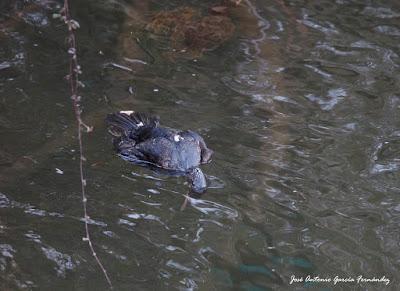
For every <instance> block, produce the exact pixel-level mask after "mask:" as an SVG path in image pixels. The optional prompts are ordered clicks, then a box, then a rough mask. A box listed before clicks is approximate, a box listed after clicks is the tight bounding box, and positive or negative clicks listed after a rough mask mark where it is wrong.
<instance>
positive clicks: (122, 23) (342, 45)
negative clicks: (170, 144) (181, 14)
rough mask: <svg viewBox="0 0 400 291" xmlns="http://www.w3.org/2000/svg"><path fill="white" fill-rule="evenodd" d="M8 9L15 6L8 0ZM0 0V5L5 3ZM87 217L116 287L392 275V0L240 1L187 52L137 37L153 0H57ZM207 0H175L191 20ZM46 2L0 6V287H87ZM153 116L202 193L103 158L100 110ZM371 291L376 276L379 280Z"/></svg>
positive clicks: (397, 204)
mask: <svg viewBox="0 0 400 291" xmlns="http://www.w3.org/2000/svg"><path fill="white" fill-rule="evenodd" d="M15 3H16V4H15ZM14 4H15V5H14ZM72 4H73V7H74V9H73V10H74V11H73V13H74V15H76V17H77V19H78V20H79V22H80V24H81V29H80V31H79V35H78V37H79V48H80V59H81V60H82V67H83V71H84V74H83V81H84V83H85V85H86V87H85V89H84V92H83V95H84V114H85V119H86V120H87V122H88V123H90V124H92V125H94V127H95V131H94V132H93V133H92V134H90V135H87V136H86V137H85V146H86V152H87V154H88V157H87V158H88V162H87V164H86V168H87V170H88V176H89V177H88V192H89V195H90V196H89V212H90V216H91V219H90V226H91V233H92V236H93V240H94V242H95V247H96V249H97V253H98V254H99V256H101V258H102V260H103V262H104V264H105V265H106V267H107V269H108V271H109V273H110V276H111V278H112V281H113V283H114V285H115V287H116V289H118V290H120V289H122V290H125V289H126V290H131V289H132V288H133V287H132V286H135V287H136V288H135V289H145V290H148V289H155V288H159V289H162V290H164V289H165V290H166V289H183V290H194V289H199V290H224V289H237V290H276V289H278V290H281V289H282V290H286V289H290V288H297V289H299V290H303V289H306V288H323V287H328V288H332V285H329V284H322V283H318V284H316V283H314V284H312V283H308V284H306V285H304V284H300V283H298V284H297V285H290V283H289V282H290V278H291V276H292V275H296V276H297V277H301V276H307V275H311V276H317V275H319V276H321V277H332V278H333V277H334V276H336V275H337V276H339V277H342V278H346V277H349V276H352V277H356V276H358V275H363V276H365V277H371V278H372V277H373V276H376V277H381V276H383V275H385V276H386V277H387V278H389V279H390V280H391V284H390V285H389V286H385V285H383V284H382V283H363V284H362V285H356V284H353V285H349V284H343V283H342V284H341V285H336V286H335V290H336V289H337V290H349V289H351V288H358V287H360V288H361V289H363V290H377V289H380V288H381V289H382V288H390V287H391V288H392V289H393V288H394V289H393V290H395V289H396V288H395V286H396V284H397V282H398V280H399V279H400V277H399V275H398V273H399V260H400V257H399V252H398V242H399V241H400V236H399V232H398V224H399V219H398V217H400V216H399V214H400V200H399V199H398V195H399V193H400V188H399V184H398V180H399V174H398V172H399V169H400V160H399V153H400V143H399V137H400V129H399V125H400V123H399V121H400V120H399V117H398V114H397V111H398V109H399V106H400V96H399V84H400V79H399V76H400V74H399V65H400V60H399V35H400V33H399V31H400V27H399V17H400V6H399V5H398V4H397V2H396V1H394V0H393V1H384V2H383V1H381V3H372V2H368V1H367V2H365V1H335V2H332V1H319V2H318V3H317V2H316V1H281V0H273V1H269V2H265V1H257V0H246V1H242V3H241V4H240V5H239V6H231V7H229V9H228V15H227V17H229V18H230V19H231V21H232V23H233V24H234V25H235V33H234V36H233V37H232V38H231V39H229V40H226V41H225V42H224V43H223V44H221V45H220V46H219V47H216V48H214V49H213V50H211V51H205V52H203V53H202V54H198V55H196V56H192V57H187V54H186V55H184V54H180V53H179V52H174V53H175V54H174V56H173V57H171V54H169V53H170V52H171V50H172V49H173V48H172V47H171V43H168V42H160V43H157V39H154V38H151V37H149V36H148V32H146V30H145V27H146V24H147V23H148V22H149V21H150V20H151V19H152V18H153V16H154V15H155V14H156V13H157V12H158V11H161V10H173V9H176V8H177V7H178V3H176V2H174V1H173V2H168V3H167V2H165V1H152V2H150V1H130V2H129V3H128V2H126V1H110V0H102V1H90V0H86V1H74V2H73V3H72ZM217 4H218V3H216V1H211V0H210V1H189V2H187V3H186V4H185V5H187V6H190V7H193V9H199V10H200V11H201V13H202V15H206V14H207V13H210V11H209V8H210V7H213V6H215V5H217ZM58 5H59V3H58V2H57V1H55V0H54V1H50V0H49V1H18V0H16V1H11V0H8V1H5V2H4V3H2V4H0V8H1V9H2V11H5V12H2V13H1V14H0V41H1V43H2V46H1V47H0V132H1V135H2V142H1V144H0V191H1V193H0V235H1V238H2V240H1V243H0V270H1V272H0V282H1V283H0V286H1V289H5V290H9V289H12V290H14V289H31V288H35V287H36V288H39V289H43V288H44V289H68V290H70V289H96V290H97V289H99V290H103V289H105V288H106V287H107V284H106V282H105V281H104V278H103V277H102V274H101V272H100V271H99V270H98V269H97V266H96V264H95V262H94V261H93V258H92V256H91V254H90V252H89V250H88V249H87V246H86V244H85V243H84V242H83V241H82V236H84V229H83V222H82V211H81V201H80V195H79V187H80V186H79V184H78V181H79V179H78V167H77V145H76V138H75V121H74V119H73V115H72V111H71V105H70V100H69V98H68V96H67V95H68V94H66V84H65V82H64V80H63V78H64V75H65V73H66V71H67V63H66V55H65V42H64V37H65V31H64V28H63V26H62V25H60V23H59V22H58V21H57V20H53V19H52V17H51V15H52V13H54V12H56V11H57V9H58ZM116 109H125V110H128V109H133V110H136V111H146V112H150V113H153V114H157V115H159V116H160V117H161V119H162V121H163V123H164V124H166V125H168V126H171V127H177V128H188V129H189V128H190V129H194V130H196V131H198V132H200V133H201V134H202V136H204V137H205V139H206V141H207V144H209V145H210V148H212V149H213V150H215V155H214V157H213V161H212V162H211V163H210V164H209V165H207V166H206V167H205V173H207V175H208V176H207V178H208V182H209V184H210V187H209V189H208V191H207V193H206V194H205V195H204V196H202V197H200V198H197V199H196V198H194V197H188V196H187V193H186V192H187V185H185V179H184V178H183V177H168V176H165V175H162V174H159V173H154V172H152V171H150V170H148V169H144V168H140V167H137V166H134V165H130V164H128V163H126V162H124V161H122V160H120V159H119V158H118V157H117V156H115V154H114V153H113V151H112V146H111V142H110V138H109V136H108V135H107V132H106V129H105V125H104V122H103V120H104V117H105V115H106V113H108V112H112V111H115V110H116ZM388 290H389V289H388Z"/></svg>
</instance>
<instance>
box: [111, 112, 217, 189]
mask: <svg viewBox="0 0 400 291" xmlns="http://www.w3.org/2000/svg"><path fill="white" fill-rule="evenodd" d="M107 123H108V125H109V132H110V133H111V135H112V136H113V141H114V146H115V148H116V150H117V152H118V154H119V155H120V156H121V157H122V158H123V159H125V160H127V161H130V162H132V163H135V164H138V165H143V166H150V167H155V168H160V169H164V170H167V171H170V172H171V173H174V174H178V175H185V176H186V177H187V178H188V179H189V181H190V183H191V188H192V190H193V191H194V192H196V193H202V192H204V191H205V189H206V187H207V182H206V179H205V176H204V174H203V172H202V170H201V169H200V168H199V165H200V164H205V163H209V162H210V161H211V156H212V154H213V151H212V150H210V149H209V148H208V147H207V145H206V144H205V142H204V140H203V138H202V137H201V136H200V135H199V134H197V133H196V132H194V131H191V130H177V129H173V128H168V127H161V126H160V125H159V119H158V118H156V117H153V116H150V115H148V114H143V113H135V112H133V111H120V112H116V113H113V114H109V115H108V116H107Z"/></svg>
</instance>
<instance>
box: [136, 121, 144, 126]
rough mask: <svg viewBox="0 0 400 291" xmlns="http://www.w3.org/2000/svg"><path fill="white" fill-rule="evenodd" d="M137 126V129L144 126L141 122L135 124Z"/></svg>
mask: <svg viewBox="0 0 400 291" xmlns="http://www.w3.org/2000/svg"><path fill="white" fill-rule="evenodd" d="M136 125H137V127H142V126H143V125H144V124H143V122H139V123H138V124H136Z"/></svg>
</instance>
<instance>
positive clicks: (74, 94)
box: [60, 0, 113, 289]
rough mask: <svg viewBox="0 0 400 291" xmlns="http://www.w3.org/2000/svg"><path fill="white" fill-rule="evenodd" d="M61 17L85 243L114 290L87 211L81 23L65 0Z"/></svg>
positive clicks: (88, 130)
mask: <svg viewBox="0 0 400 291" xmlns="http://www.w3.org/2000/svg"><path fill="white" fill-rule="evenodd" d="M60 17H61V19H62V20H64V22H65V24H66V25H67V27H68V45H69V48H68V54H69V56H70V66H69V75H68V76H67V79H68V81H69V83H70V86H71V99H72V104H73V108H74V112H75V118H76V121H77V126H78V143H79V152H80V159H79V171H80V179H81V193H82V205H83V213H84V222H85V232H86V237H84V238H83V241H86V242H87V243H88V245H89V248H90V250H91V252H92V255H93V257H94V258H95V260H96V262H97V264H98V265H99V267H100V269H101V270H102V271H103V274H104V277H105V278H106V280H107V282H108V285H109V286H110V288H111V289H113V285H112V283H111V280H110V278H109V276H108V274H107V271H106V269H105V268H104V266H103V264H102V263H101V261H100V259H99V257H98V256H97V254H96V252H95V250H94V247H93V243H92V240H91V238H90V234H89V223H88V221H89V219H90V217H89V215H88V211H87V197H86V179H85V175H84V170H83V163H84V161H85V160H86V158H85V156H84V155H83V144H82V129H85V131H86V132H90V131H92V130H93V128H92V127H90V126H88V125H86V124H85V123H84V122H83V120H82V118H81V112H82V110H81V108H80V100H81V97H80V96H79V94H78V88H79V87H83V83H82V82H80V81H79V75H80V74H81V73H82V71H81V67H80V66H79V64H78V58H77V51H76V38H75V29H77V28H79V23H78V22H77V21H75V20H73V19H71V15H70V12H69V3H68V0H64V7H63V9H62V10H61V14H60Z"/></svg>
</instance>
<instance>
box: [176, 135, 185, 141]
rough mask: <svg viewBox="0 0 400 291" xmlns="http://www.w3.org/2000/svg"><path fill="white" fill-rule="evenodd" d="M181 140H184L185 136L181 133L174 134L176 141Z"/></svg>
mask: <svg viewBox="0 0 400 291" xmlns="http://www.w3.org/2000/svg"><path fill="white" fill-rule="evenodd" d="M181 140H183V137H181V136H180V135H179V134H175V135H174V141H176V142H179V141H181Z"/></svg>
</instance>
